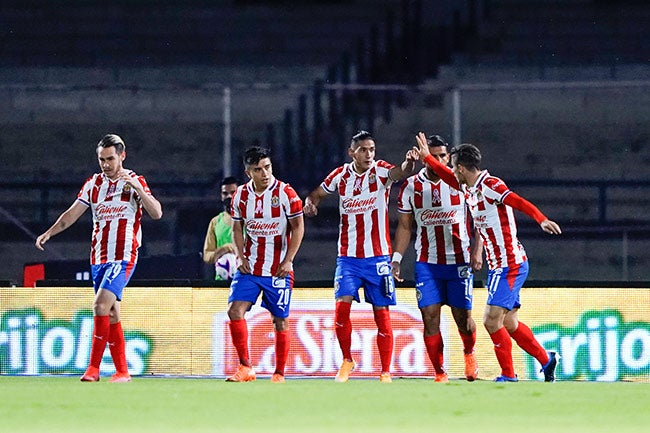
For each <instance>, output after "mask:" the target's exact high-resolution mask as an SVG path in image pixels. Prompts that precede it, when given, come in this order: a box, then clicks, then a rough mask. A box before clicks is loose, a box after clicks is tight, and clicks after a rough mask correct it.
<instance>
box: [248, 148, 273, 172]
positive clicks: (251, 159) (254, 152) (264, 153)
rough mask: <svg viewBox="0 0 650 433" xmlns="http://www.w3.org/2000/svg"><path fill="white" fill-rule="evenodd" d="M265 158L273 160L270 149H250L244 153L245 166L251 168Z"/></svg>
mask: <svg viewBox="0 0 650 433" xmlns="http://www.w3.org/2000/svg"><path fill="white" fill-rule="evenodd" d="M264 158H271V152H270V151H269V149H267V148H264V147H260V146H253V147H249V148H248V149H246V151H245V152H244V166H246V167H250V166H251V165H255V164H257V163H258V162H260V161H261V160H263V159H264Z"/></svg>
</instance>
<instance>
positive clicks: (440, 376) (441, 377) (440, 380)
mask: <svg viewBox="0 0 650 433" xmlns="http://www.w3.org/2000/svg"><path fill="white" fill-rule="evenodd" d="M433 380H434V382H438V383H447V382H449V376H448V375H447V373H440V374H436V377H435V379H433Z"/></svg>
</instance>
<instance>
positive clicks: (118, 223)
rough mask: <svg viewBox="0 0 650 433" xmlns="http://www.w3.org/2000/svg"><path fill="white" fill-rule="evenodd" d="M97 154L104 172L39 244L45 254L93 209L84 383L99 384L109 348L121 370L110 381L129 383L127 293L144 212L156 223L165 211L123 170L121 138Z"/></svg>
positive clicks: (105, 141) (107, 140) (102, 144)
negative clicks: (90, 325)
mask: <svg viewBox="0 0 650 433" xmlns="http://www.w3.org/2000/svg"><path fill="white" fill-rule="evenodd" d="M96 152H97V159H98V161H99V167H100V168H101V170H102V172H101V173H98V174H95V175H93V176H91V177H90V178H89V179H88V180H86V183H85V184H84V185H83V187H82V188H81V191H79V194H78V195H77V199H76V200H75V201H74V203H73V204H72V206H70V207H69V208H68V209H67V210H66V211H65V212H63V213H62V214H61V215H60V216H59V218H58V219H57V220H56V222H55V223H54V224H53V225H52V226H51V227H50V228H49V229H47V230H46V231H45V232H44V233H43V234H41V235H40V236H39V237H38V238H37V239H36V248H38V249H40V250H43V245H44V244H45V243H46V242H47V241H48V240H49V239H50V238H51V237H52V236H54V235H56V234H58V233H60V232H62V231H63V230H66V229H67V228H68V227H70V226H71V225H72V224H74V223H75V222H76V221H77V220H78V219H79V217H81V215H82V214H83V213H84V212H85V211H86V209H88V208H90V210H91V212H92V214H93V232H92V244H91V249H90V264H91V270H92V276H93V285H94V289H95V301H94V302H93V316H94V330H93V339H92V347H91V353H90V362H89V365H88V368H87V370H86V372H85V373H84V375H83V376H82V377H81V380H82V381H83V382H97V381H99V378H100V374H99V367H100V364H101V361H102V357H103V355H104V350H105V348H106V345H107V344H108V346H109V348H110V352H111V356H112V358H113V364H114V365H115V369H116V373H115V374H114V375H113V376H112V378H111V380H110V381H111V382H129V381H131V376H130V375H129V370H128V365H127V363H126V355H125V352H124V344H125V343H124V332H123V331H122V324H121V321H120V320H121V319H120V304H121V301H122V293H123V291H124V288H125V286H126V285H127V283H128V282H129V280H130V279H131V276H132V275H133V270H134V269H135V266H136V262H137V259H138V248H139V247H140V244H141V243H142V229H141V225H140V219H141V217H142V209H144V210H145V211H147V213H148V214H149V215H150V216H151V217H152V218H153V219H160V218H161V217H162V206H161V205H160V203H159V202H158V200H156V198H155V197H154V196H153V195H152V194H151V191H150V190H149V186H148V185H147V182H146V181H145V179H144V177H143V176H139V175H137V174H135V172H133V171H131V170H128V169H125V168H124V167H123V166H122V163H123V161H124V159H125V158H126V148H125V145H124V141H123V140H122V139H121V138H120V137H119V136H118V135H115V134H108V135H106V136H104V137H103V138H102V139H101V140H100V141H99V143H97V147H96Z"/></svg>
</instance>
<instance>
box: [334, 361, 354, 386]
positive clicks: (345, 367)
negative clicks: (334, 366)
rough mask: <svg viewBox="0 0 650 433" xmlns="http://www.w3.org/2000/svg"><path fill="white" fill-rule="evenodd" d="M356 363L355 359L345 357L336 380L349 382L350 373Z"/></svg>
mask: <svg viewBox="0 0 650 433" xmlns="http://www.w3.org/2000/svg"><path fill="white" fill-rule="evenodd" d="M355 366H356V364H355V363H354V361H348V360H347V359H344V360H343V362H342V363H341V367H340V368H339V371H338V372H337V373H336V377H335V378H334V380H335V381H336V382H347V381H348V379H349V378H350V373H352V371H354V367H355Z"/></svg>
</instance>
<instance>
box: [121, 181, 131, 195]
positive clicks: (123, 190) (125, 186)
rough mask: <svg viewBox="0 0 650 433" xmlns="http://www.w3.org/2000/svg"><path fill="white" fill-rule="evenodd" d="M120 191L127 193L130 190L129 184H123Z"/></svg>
mask: <svg viewBox="0 0 650 433" xmlns="http://www.w3.org/2000/svg"><path fill="white" fill-rule="evenodd" d="M122 192H123V193H124V194H129V193H130V192H131V185H129V184H128V183H127V184H126V185H124V187H123V188H122Z"/></svg>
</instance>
